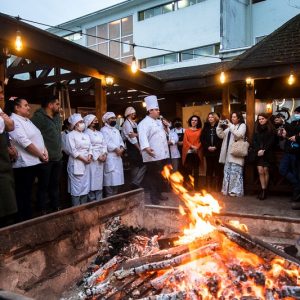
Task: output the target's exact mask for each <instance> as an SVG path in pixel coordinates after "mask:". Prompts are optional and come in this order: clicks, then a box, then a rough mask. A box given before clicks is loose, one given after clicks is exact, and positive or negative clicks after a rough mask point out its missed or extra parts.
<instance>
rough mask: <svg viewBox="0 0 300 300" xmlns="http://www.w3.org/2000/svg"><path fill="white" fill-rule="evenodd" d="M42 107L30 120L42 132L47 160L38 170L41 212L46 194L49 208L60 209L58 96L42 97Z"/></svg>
mask: <svg viewBox="0 0 300 300" xmlns="http://www.w3.org/2000/svg"><path fill="white" fill-rule="evenodd" d="M41 105H42V107H41V108H40V109H38V110H37V111H36V112H35V113H34V115H33V117H32V119H31V121H32V122H33V123H34V124H35V126H36V127H38V128H39V130H40V131H41V133H42V136H43V138H44V142H45V145H46V148H47V150H48V155H49V161H48V162H47V163H42V164H40V166H39V170H38V181H39V182H38V190H37V201H38V206H39V209H40V210H41V212H42V214H45V213H46V212H47V210H48V209H49V207H47V195H48V197H49V203H50V209H52V211H56V210H59V209H60V195H59V185H60V176H61V171H62V151H61V119H60V116H59V110H60V104H59V100H58V97H56V96H49V97H46V98H43V100H42V102H41Z"/></svg>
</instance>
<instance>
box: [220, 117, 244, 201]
mask: <svg viewBox="0 0 300 300" xmlns="http://www.w3.org/2000/svg"><path fill="white" fill-rule="evenodd" d="M226 125H227V126H226V129H224V128H223V127H222V126H223V125H222V122H219V124H218V126H217V135H218V137H219V138H221V139H223V142H222V147H221V153H220V159H219V162H220V163H222V164H225V165H224V177H223V185H222V193H223V194H224V195H229V196H232V197H241V196H244V182H243V181H244V179H243V166H244V157H235V156H233V155H231V153H230V149H231V145H232V144H233V142H234V141H236V140H240V139H244V138H245V134H246V125H245V122H244V118H243V115H242V113H240V112H232V113H231V116H230V121H229V120H226Z"/></svg>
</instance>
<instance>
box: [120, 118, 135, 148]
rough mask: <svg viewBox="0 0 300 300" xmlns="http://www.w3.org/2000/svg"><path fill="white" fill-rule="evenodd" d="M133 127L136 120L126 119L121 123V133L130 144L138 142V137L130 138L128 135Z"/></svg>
mask: <svg viewBox="0 0 300 300" xmlns="http://www.w3.org/2000/svg"><path fill="white" fill-rule="evenodd" d="M133 128H137V124H136V122H134V121H132V120H128V119H126V120H125V122H124V123H123V125H122V134H123V136H124V138H125V139H126V140H128V141H129V142H130V143H131V144H133V145H134V144H136V143H138V139H137V138H136V137H134V138H131V137H130V136H129V134H130V133H133V132H134V131H133Z"/></svg>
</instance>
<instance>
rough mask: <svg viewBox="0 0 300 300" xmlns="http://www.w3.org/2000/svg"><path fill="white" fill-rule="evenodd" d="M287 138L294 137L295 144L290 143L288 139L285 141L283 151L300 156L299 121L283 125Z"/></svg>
mask: <svg viewBox="0 0 300 300" xmlns="http://www.w3.org/2000/svg"><path fill="white" fill-rule="evenodd" d="M285 130H286V132H287V137H288V138H289V137H291V136H294V135H295V136H296V143H295V142H291V141H289V140H288V139H286V141H285V147H284V151H285V152H288V153H293V154H298V155H299V154H300V136H299V133H300V121H292V123H290V124H288V123H287V124H286V125H285Z"/></svg>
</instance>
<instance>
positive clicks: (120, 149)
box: [101, 112, 125, 197]
mask: <svg viewBox="0 0 300 300" xmlns="http://www.w3.org/2000/svg"><path fill="white" fill-rule="evenodd" d="M116 120H117V118H116V115H115V114H114V113H113V112H107V113H105V114H104V115H103V117H102V121H103V123H104V124H105V126H104V127H102V128H101V132H102V134H103V136H104V140H105V141H106V144H107V158H106V161H105V163H104V178H103V186H104V187H105V194H106V197H109V196H112V195H116V194H117V193H118V188H119V186H120V185H122V184H124V171H123V161H122V155H123V153H124V148H125V147H124V142H123V140H122V137H121V134H120V132H119V130H118V129H117V128H115V126H116Z"/></svg>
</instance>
